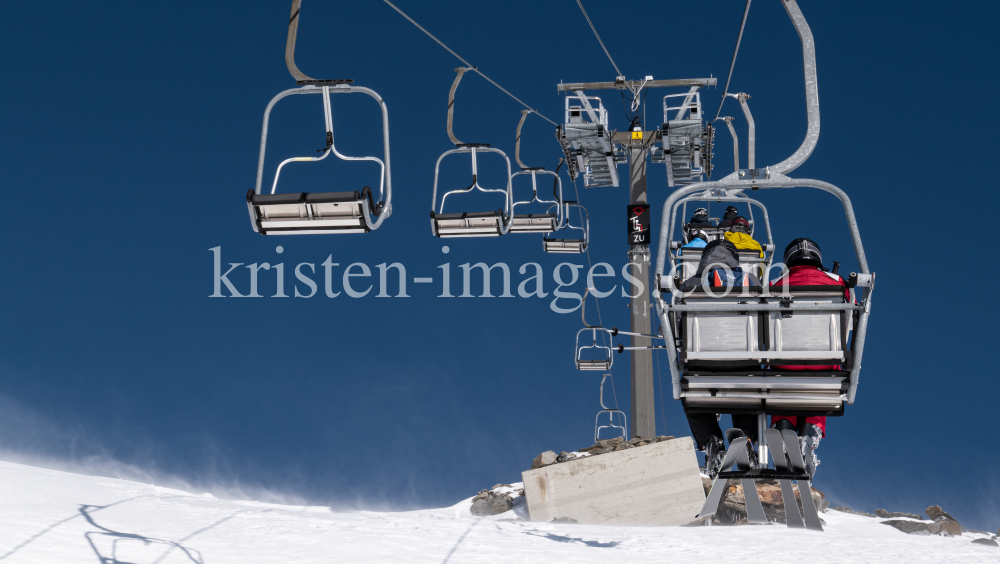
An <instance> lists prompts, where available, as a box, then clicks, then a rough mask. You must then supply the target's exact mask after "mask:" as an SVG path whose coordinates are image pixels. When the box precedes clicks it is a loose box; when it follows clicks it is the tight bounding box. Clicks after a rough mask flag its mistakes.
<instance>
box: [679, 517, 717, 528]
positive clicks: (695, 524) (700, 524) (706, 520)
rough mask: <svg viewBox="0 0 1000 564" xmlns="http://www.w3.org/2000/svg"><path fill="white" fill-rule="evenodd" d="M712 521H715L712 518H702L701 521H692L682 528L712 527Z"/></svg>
mask: <svg viewBox="0 0 1000 564" xmlns="http://www.w3.org/2000/svg"><path fill="white" fill-rule="evenodd" d="M712 520H713V519H712V517H701V518H699V519H695V520H694V521H691V522H690V523H685V524H683V525H681V527H705V526H708V525H710V524H711V523H712Z"/></svg>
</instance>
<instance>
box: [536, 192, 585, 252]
mask: <svg viewBox="0 0 1000 564" xmlns="http://www.w3.org/2000/svg"><path fill="white" fill-rule="evenodd" d="M573 208H576V209H577V211H578V215H579V218H580V224H579V225H573V222H572V217H570V216H571V210H572V209H573ZM577 231H579V235H580V236H579V237H576V238H574V237H567V236H566V235H568V234H569V233H570V232H574V233H575V232H577ZM559 233H562V234H563V237H555V235H557V234H559ZM589 241H590V217H589V216H588V215H587V208H585V207H583V205H581V204H579V203H577V202H572V201H570V202H563V226H562V227H561V228H560V230H559V231H558V232H556V233H551V234H548V235H545V236H543V237H542V250H544V251H545V252H546V253H566V254H570V253H584V252H586V251H587V244H588V243H589Z"/></svg>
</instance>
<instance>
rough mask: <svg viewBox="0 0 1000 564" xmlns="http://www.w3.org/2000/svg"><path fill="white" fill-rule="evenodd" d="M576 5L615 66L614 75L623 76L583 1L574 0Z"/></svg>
mask: <svg viewBox="0 0 1000 564" xmlns="http://www.w3.org/2000/svg"><path fill="white" fill-rule="evenodd" d="M576 5H577V6H579V7H580V11H581V12H583V17H584V18H587V24H589V25H590V29H591V30H592V31H593V32H594V37H596V38H597V42H598V43H600V44H601V49H604V54H605V55H607V56H608V60H609V61H611V66H613V67H615V72H617V73H618V74H617V75H615V76H616V77H617V76H625V75H624V74H622V71H621V70H620V69H619V68H618V65H616V64H615V60H614V59H612V58H611V53H609V52H608V48H607V47H605V46H604V42H603V41H601V35H600V34H599V33H597V28H596V27H594V22H592V21H590V16H588V15H587V10H585V9H583V3H582V2H580V0H576ZM633 94H635V92H633Z"/></svg>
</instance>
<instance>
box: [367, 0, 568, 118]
mask: <svg viewBox="0 0 1000 564" xmlns="http://www.w3.org/2000/svg"><path fill="white" fill-rule="evenodd" d="M382 1H383V2H385V3H386V4H388V5H389V7H390V8H392V9H393V10H396V11H397V12H399V15H401V16H403V17H404V18H406V19H407V20H409V22H410V23H411V24H413V25H415V26H417V29H419V30H420V31H422V32H424V33H425V34H427V37H430V38H431V39H433V40H434V41H436V42H437V44H438V45H440V46H442V47H444V48H445V50H446V51H448V52H449V53H451V54H452V55H454V56H455V58H456V59H458V60H459V61H462V62H463V63H464V64H465V66H467V67H469V69H470V70H474V71H476V73H477V74H479V76H481V77H483V78H485V79H486V81H487V82H489V83H490V84H492V85H493V86H496V87H497V88H499V89H500V91H501V92H503V93H504V94H506V95H508V96H510V97H511V98H513V99H515V100H517V102H518V103H519V104H521V105H522V106H524V107H525V108H527V109H529V110H531V111H532V112H535V113H536V114H538V117H540V118H542V119H544V120H545V121H547V122H549V123H551V124H552V125H556V126H558V125H559V124H558V123H556V122H554V121H552V120H550V119H549V118H547V117H545V116H544V115H542V113H541V112H539V111H538V110H536V109H535V108H532V107H531V106H529V105H528V104H525V103H524V102H523V101H522V100H521V99H520V98H518V97H517V96H515V95H513V94H511V93H510V92H508V91H507V89H506V88H504V87H503V86H500V85H499V84H497V83H496V82H495V81H494V80H493V79H492V78H490V77H488V76H486V75H485V74H483V71H481V70H479V68H477V67H476V66H475V65H473V64H472V63H470V62H469V61H466V60H465V59H463V58H462V56H461V55H459V54H458V53H456V52H455V51H453V50H452V49H451V47H448V46H447V45H445V44H444V43H443V42H442V41H441V40H440V39H438V38H437V37H434V35H433V34H432V33H431V32H429V31H427V30H426V29H425V28H424V26H422V25H420V24H418V23H417V22H416V20H414V19H413V18H411V17H410V16H408V15H406V12H404V11H402V10H400V9H399V8H398V7H397V6H396V5H395V4H393V3H392V2H390V1H389V0H382Z"/></svg>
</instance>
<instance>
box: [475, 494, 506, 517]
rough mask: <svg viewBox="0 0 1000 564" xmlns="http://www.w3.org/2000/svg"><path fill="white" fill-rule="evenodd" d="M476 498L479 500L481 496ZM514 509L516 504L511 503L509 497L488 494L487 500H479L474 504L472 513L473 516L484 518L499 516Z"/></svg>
mask: <svg viewBox="0 0 1000 564" xmlns="http://www.w3.org/2000/svg"><path fill="white" fill-rule="evenodd" d="M480 495H481V494H480ZM476 497H477V498H479V496H476ZM513 507H514V503H513V502H512V501H511V499H510V496H509V495H507V494H497V493H494V492H487V495H486V498H485V499H483V498H479V499H476V500H475V501H473V502H472V508H471V509H470V511H471V512H472V514H473V515H476V516H479V517H483V516H486V515H499V514H501V513H505V512H507V511H510V510H511V508H513Z"/></svg>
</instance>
